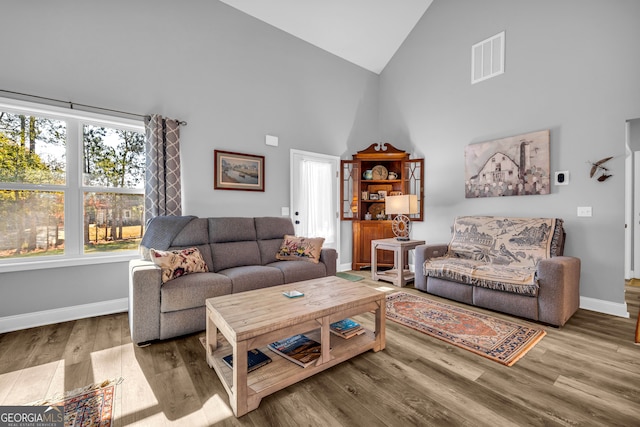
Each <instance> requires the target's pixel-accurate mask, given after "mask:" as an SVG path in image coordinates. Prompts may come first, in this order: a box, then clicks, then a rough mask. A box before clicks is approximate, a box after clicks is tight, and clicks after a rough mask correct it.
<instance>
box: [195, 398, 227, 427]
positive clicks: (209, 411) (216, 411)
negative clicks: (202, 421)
mask: <svg viewBox="0 0 640 427" xmlns="http://www.w3.org/2000/svg"><path fill="white" fill-rule="evenodd" d="M227 400H228V399H227V397H226V396H225V397H224V398H223V397H220V395H219V394H214V395H213V396H211V398H210V399H209V400H207V401H206V402H205V404H204V405H203V407H202V410H203V411H204V412H205V414H206V415H207V420H208V421H209V422H210V423H211V424H217V423H219V422H222V421H224V420H226V419H227V418H233V417H234V415H233V411H232V410H231V408H230V407H229V404H228V403H227Z"/></svg>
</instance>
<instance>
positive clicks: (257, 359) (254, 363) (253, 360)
mask: <svg viewBox="0 0 640 427" xmlns="http://www.w3.org/2000/svg"><path fill="white" fill-rule="evenodd" d="M222 361H223V362H224V363H225V364H226V365H227V366H228V367H230V368H231V369H233V354H230V355H228V356H225V357H223V358H222ZM270 362H271V358H270V357H269V356H267V355H266V354H264V353H263V352H261V351H260V350H258V349H257V348H254V349H253V350H249V351H248V352H247V372H251V371H255V370H256V369H258V368H259V367H261V366H264V365H266V364H267V363H270Z"/></svg>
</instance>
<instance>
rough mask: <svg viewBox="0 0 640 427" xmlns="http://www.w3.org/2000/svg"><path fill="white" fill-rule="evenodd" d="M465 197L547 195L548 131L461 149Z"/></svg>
mask: <svg viewBox="0 0 640 427" xmlns="http://www.w3.org/2000/svg"><path fill="white" fill-rule="evenodd" d="M464 155H465V196H466V198H468V199H469V198H479V197H502V196H525V195H538V194H548V193H549V185H550V175H551V174H550V168H549V130H548V129H547V130H542V131H538V132H531V133H527V134H523V135H517V136H510V137H507V138H503V139H497V140H494V141H487V142H481V143H478V144H471V145H468V146H467V147H466V148H465V153H464Z"/></svg>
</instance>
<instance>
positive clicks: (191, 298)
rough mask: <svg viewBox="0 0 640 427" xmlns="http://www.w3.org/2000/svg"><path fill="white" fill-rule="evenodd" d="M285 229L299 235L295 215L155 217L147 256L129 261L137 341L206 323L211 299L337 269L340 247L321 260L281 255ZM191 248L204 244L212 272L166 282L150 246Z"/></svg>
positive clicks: (145, 242)
mask: <svg viewBox="0 0 640 427" xmlns="http://www.w3.org/2000/svg"><path fill="white" fill-rule="evenodd" d="M285 234H288V235H294V234H295V232H294V228H293V224H292V223H291V220H290V219H289V218H280V217H261V218H240V217H236V218H197V217H191V216H184V217H156V218H154V219H153V220H152V221H151V222H150V223H149V224H148V225H147V229H146V230H145V235H144V237H143V240H142V243H141V251H142V252H143V259H139V260H132V261H130V263H129V325H130V329H131V338H132V340H133V342H134V343H136V344H142V343H146V342H149V341H153V340H158V339H160V340H163V339H167V338H172V337H176V336H180V335H185V334H189V333H193V332H198V331H202V330H204V329H205V324H206V323H205V300H206V299H207V298H211V297H215V296H220V295H226V294H231V293H237V292H244V291H249V290H252V289H258V288H264V287H268V286H275V285H282V284H286V283H292V282H297V281H301V280H309V279H314V278H318V277H324V276H333V275H335V274H336V259H337V253H336V251H335V250H334V249H328V248H323V249H322V251H321V254H320V262H318V263H317V264H316V263H312V262H307V261H280V260H278V259H276V253H277V252H278V249H279V248H280V245H281V244H282V242H283V237H284V235H285ZM189 247H196V248H198V249H199V251H200V253H201V254H202V257H203V259H204V261H205V262H206V264H207V267H208V270H209V272H203V273H194V274H188V275H184V276H180V277H177V278H175V279H173V280H169V281H167V282H166V283H164V284H163V283H162V279H161V269H160V267H158V266H157V265H155V264H154V263H153V262H151V261H150V258H148V255H147V252H148V250H149V249H151V248H153V249H158V250H174V249H184V248H189ZM144 258H146V259H144Z"/></svg>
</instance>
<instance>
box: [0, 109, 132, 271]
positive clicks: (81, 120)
mask: <svg viewBox="0 0 640 427" xmlns="http://www.w3.org/2000/svg"><path fill="white" fill-rule="evenodd" d="M0 110H2V111H6V112H8V113H12V114H28V115H34V116H38V117H46V118H50V119H56V120H62V121H65V122H66V126H67V129H66V135H67V141H66V166H65V169H66V170H65V184H64V185H57V184H31V183H0V189H3V190H5V189H7V190H14V189H20V190H32V191H56V192H62V193H63V194H64V224H65V250H64V254H63V255H46V256H42V257H33V258H8V259H2V260H0V273H3V272H10V271H22V270H32V269H42V268H55V267H68V266H74V265H90V264H102V263H111V262H123V261H128V260H130V259H133V258H136V257H137V256H138V253H137V251H136V250H130V251H117V252H113V253H105V252H100V253H98V254H94V253H89V254H87V253H84V239H83V235H84V234H83V233H84V193H85V192H96V193H120V194H142V195H143V196H144V188H142V189H137V188H117V187H115V188H114V187H94V186H84V185H83V179H82V153H83V125H85V124H87V125H94V126H103V127H109V128H117V129H123V130H129V131H135V132H140V133H142V134H144V133H145V128H144V122H143V119H142V118H139V119H129V118H123V117H117V116H112V115H106V114H101V113H94V112H88V111H81V110H75V109H72V108H65V107H57V106H51V105H46V104H40V103H34V102H29V101H22V100H15V99H10V98H3V97H0Z"/></svg>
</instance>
